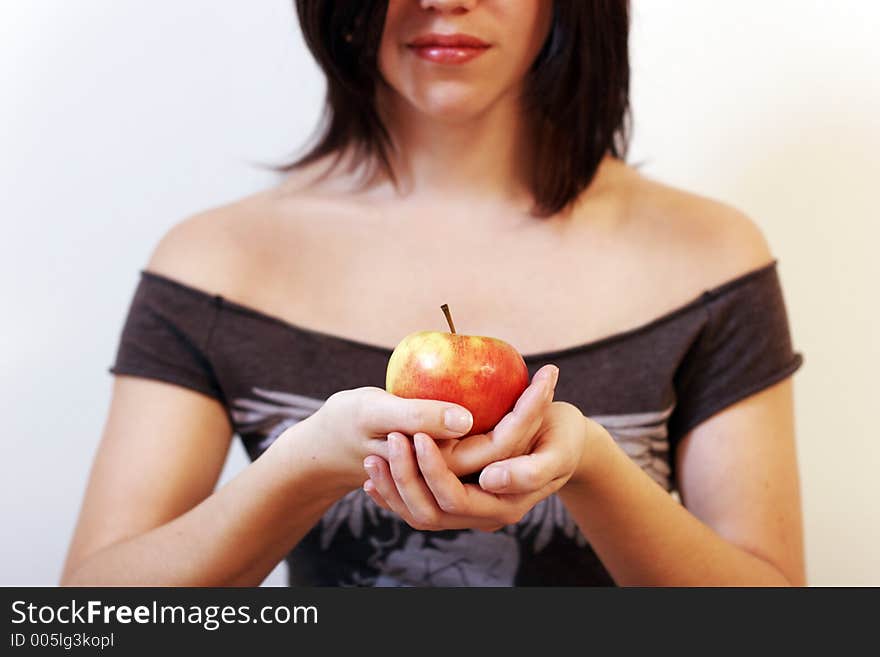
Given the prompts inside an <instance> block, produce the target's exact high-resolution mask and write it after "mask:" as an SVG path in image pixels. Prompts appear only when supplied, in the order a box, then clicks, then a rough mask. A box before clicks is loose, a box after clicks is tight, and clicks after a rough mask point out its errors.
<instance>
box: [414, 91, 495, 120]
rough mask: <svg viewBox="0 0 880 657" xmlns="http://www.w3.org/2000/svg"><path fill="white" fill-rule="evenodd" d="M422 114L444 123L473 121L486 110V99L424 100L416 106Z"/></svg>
mask: <svg viewBox="0 0 880 657" xmlns="http://www.w3.org/2000/svg"><path fill="white" fill-rule="evenodd" d="M416 107H418V109H419V110H420V111H421V112H422V114H424V115H426V116H428V117H430V118H432V119H434V120H436V121H440V122H443V123H464V122H467V121H471V120H473V119H474V118H476V117H477V116H479V115H480V114H482V113H483V112H484V111H485V109H486V101H485V98H475V97H473V96H468V97H455V98H431V99H424V100H423V102H419V103H417V104H416Z"/></svg>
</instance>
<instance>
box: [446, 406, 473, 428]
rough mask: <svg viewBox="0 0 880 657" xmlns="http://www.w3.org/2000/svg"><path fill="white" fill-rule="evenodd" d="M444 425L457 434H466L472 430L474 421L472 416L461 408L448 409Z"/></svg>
mask: <svg viewBox="0 0 880 657" xmlns="http://www.w3.org/2000/svg"><path fill="white" fill-rule="evenodd" d="M443 423H444V424H445V425H446V428H447V429H449V430H450V431H454V432H456V433H464V432H465V431H467V430H468V429H470V428H471V424H472V423H473V420H472V419H471V414H470V413H468V412H467V411H465V410H462V409H460V408H447V409H446V411H445V412H444V413H443Z"/></svg>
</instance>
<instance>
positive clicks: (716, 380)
mask: <svg viewBox="0 0 880 657" xmlns="http://www.w3.org/2000/svg"><path fill="white" fill-rule="evenodd" d="M703 302H704V303H703V308H704V310H705V312H706V323H705V325H704V327H703V330H702V332H701V333H700V335H699V337H698V338H697V339H696V341H695V342H694V344H693V345H692V346H691V348H690V349H689V351H688V352H687V353H686V354H685V357H684V359H683V360H682V363H681V365H680V366H679V369H678V371H677V373H676V376H675V389H676V398H677V401H676V408H675V411H674V412H673V414H672V416H671V418H670V431H669V437H670V444H671V446H672V447H675V446H676V445H677V443H678V442H679V441H680V440H681V439H682V438H683V437H684V436H686V435H687V433H688V432H689V431H690V430H691V429H693V428H694V427H696V426H697V425H698V424H700V423H701V422H703V421H704V420H707V419H708V418H710V417H712V416H713V415H715V414H716V413H718V412H720V411H722V410H724V409H725V408H727V407H728V406H731V405H732V404H734V403H736V402H738V401H740V400H742V399H744V398H746V397H748V396H749V395H752V394H754V393H756V392H759V391H761V390H763V389H764V388H768V387H769V386H771V385H773V384H774V383H778V382H779V381H781V380H783V379H785V378H786V377H788V376H790V375H791V374H793V373H794V372H795V371H796V370H797V369H798V368H799V367H800V366H801V364H802V363H803V357H802V356H801V354H799V353H796V352H795V351H794V350H793V349H792V341H791V335H790V330H789V323H788V315H787V312H786V308H785V301H784V298H783V295H782V287H781V285H780V281H779V276H778V273H777V269H776V263H775V262H774V263H772V264H771V265H768V266H766V267H763V268H761V269H758V270H756V271H754V272H751V273H750V274H746V275H745V276H743V277H741V278H739V279H737V280H735V281H732V282H731V283H729V284H727V285H723V286H721V287H719V288H716V289H715V290H713V291H711V292H706V293H705V294H704V295H703Z"/></svg>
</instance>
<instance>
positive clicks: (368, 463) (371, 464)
mask: <svg viewBox="0 0 880 657" xmlns="http://www.w3.org/2000/svg"><path fill="white" fill-rule="evenodd" d="M364 469H365V470H366V471H367V472H369V473H370V474H373V473H374V472H375V471H376V462H375V461H374V460H373V459H371V458H366V459H364Z"/></svg>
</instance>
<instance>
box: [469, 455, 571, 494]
mask: <svg viewBox="0 0 880 657" xmlns="http://www.w3.org/2000/svg"><path fill="white" fill-rule="evenodd" d="M565 463H566V458H565V455H564V454H563V453H561V452H560V451H559V450H557V449H551V448H550V447H549V446H546V445H539V446H538V448H537V449H536V450H535V451H534V452H532V453H531V454H523V455H521V456H514V457H512V458H509V459H505V460H503V461H498V462H496V463H491V464H489V465H487V466H486V467H485V468H483V471H482V472H481V473H480V488H482V489H483V490H485V491H489V492H492V493H503V494H505V495H510V494H530V493H534V492H537V491H541V490H544V489H545V487H547V486H551V487H552V486H553V485H554V483H559V482H557V480H559V479H563V483H564V477H565V475H566V467H565ZM559 485H560V486H561V483H559Z"/></svg>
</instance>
